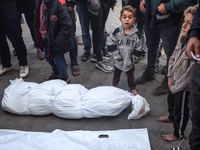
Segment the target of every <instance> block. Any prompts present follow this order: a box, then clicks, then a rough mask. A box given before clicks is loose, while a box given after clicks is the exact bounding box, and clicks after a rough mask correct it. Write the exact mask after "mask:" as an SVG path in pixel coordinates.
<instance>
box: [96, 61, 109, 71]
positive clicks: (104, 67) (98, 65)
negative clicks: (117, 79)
mask: <svg viewBox="0 0 200 150" xmlns="http://www.w3.org/2000/svg"><path fill="white" fill-rule="evenodd" d="M95 67H96V68H98V69H100V70H102V71H104V72H113V67H111V66H108V65H107V64H106V63H104V62H99V61H98V62H97V63H96V64H95Z"/></svg>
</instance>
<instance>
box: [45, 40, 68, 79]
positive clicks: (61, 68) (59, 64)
mask: <svg viewBox="0 0 200 150" xmlns="http://www.w3.org/2000/svg"><path fill="white" fill-rule="evenodd" d="M42 42H43V46H44V53H45V58H46V59H47V53H48V49H49V45H48V41H47V38H42ZM48 63H49V64H50V65H51V67H52V70H53V73H54V74H55V75H59V74H60V76H61V78H62V80H64V81H66V80H67V79H68V74H67V64H66V61H65V58H64V54H63V55H61V56H58V57H55V58H52V59H50V60H48Z"/></svg>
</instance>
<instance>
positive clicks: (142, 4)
mask: <svg viewBox="0 0 200 150" xmlns="http://www.w3.org/2000/svg"><path fill="white" fill-rule="evenodd" d="M144 4H145V0H141V1H140V11H141V12H143V13H145V12H146V8H145V7H144Z"/></svg>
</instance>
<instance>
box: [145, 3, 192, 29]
mask: <svg viewBox="0 0 200 150" xmlns="http://www.w3.org/2000/svg"><path fill="white" fill-rule="evenodd" d="M195 2H196V0H145V7H146V14H145V15H146V19H145V20H146V22H147V21H149V22H150V28H154V27H162V26H169V25H171V26H173V25H175V26H177V24H180V22H181V19H182V17H183V12H184V10H185V9H186V8H187V7H188V6H190V5H192V4H194V3H195ZM160 3H164V5H165V9H166V12H167V13H166V14H161V13H159V12H158V9H157V8H158V6H159V5H160Z"/></svg>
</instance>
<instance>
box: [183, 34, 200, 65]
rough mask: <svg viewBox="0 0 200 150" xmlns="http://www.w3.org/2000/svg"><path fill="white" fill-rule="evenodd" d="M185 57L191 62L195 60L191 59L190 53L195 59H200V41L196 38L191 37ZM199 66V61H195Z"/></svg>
mask: <svg viewBox="0 0 200 150" xmlns="http://www.w3.org/2000/svg"><path fill="white" fill-rule="evenodd" d="M185 52H186V55H187V56H188V57H189V58H190V59H191V60H195V61H196V59H194V58H193V57H192V54H191V52H192V53H193V54H194V56H195V57H196V58H200V41H199V39H198V38H196V37H191V38H190V39H189V41H188V43H187V47H186V51H185ZM197 62H198V63H199V64H200V61H197Z"/></svg>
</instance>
